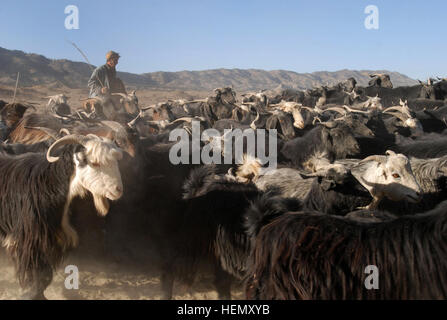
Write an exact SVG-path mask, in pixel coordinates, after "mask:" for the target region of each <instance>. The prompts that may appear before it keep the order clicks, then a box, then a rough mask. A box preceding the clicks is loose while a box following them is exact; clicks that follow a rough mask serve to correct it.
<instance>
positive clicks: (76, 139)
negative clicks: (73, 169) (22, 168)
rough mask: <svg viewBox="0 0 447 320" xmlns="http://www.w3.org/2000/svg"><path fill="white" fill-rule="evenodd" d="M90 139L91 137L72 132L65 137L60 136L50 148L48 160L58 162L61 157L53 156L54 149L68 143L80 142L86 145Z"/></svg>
mask: <svg viewBox="0 0 447 320" xmlns="http://www.w3.org/2000/svg"><path fill="white" fill-rule="evenodd" d="M88 140H89V138H87V137H85V136H82V135H78V134H71V135H68V136H65V137H63V138H60V139H59V140H57V141H55V142H54V143H53V144H52V145H51V146H50V148H49V149H48V151H47V160H48V162H56V161H57V160H59V157H53V156H52V155H51V153H52V151H53V150H56V149H58V148H60V147H62V146H64V145H66V144H80V145H82V146H84V145H85V143H86V142H87V141H88Z"/></svg>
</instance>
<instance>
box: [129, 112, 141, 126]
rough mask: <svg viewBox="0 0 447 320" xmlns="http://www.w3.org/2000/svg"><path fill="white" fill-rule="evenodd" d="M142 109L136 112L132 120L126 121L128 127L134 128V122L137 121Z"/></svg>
mask: <svg viewBox="0 0 447 320" xmlns="http://www.w3.org/2000/svg"><path fill="white" fill-rule="evenodd" d="M142 111H143V110H141V111H140V112H139V113H138V115H137V116H136V117H135V119H133V120H132V121H130V122H128V123H127V125H128V126H129V127H130V128H134V127H135V124H136V123H137V121H138V120H139V119H140V118H141V114H142Z"/></svg>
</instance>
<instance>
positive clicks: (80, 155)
mask: <svg viewBox="0 0 447 320" xmlns="http://www.w3.org/2000/svg"><path fill="white" fill-rule="evenodd" d="M75 159H76V160H77V162H78V166H79V167H84V166H86V165H87V157H86V156H85V153H84V152H82V151H81V150H79V151H78V150H77V149H75Z"/></svg>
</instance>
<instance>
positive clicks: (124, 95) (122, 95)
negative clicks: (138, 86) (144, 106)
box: [111, 92, 127, 98]
mask: <svg viewBox="0 0 447 320" xmlns="http://www.w3.org/2000/svg"><path fill="white" fill-rule="evenodd" d="M111 95H112V96H121V97H123V98H127V94H124V93H121V92H120V93H112V94H111Z"/></svg>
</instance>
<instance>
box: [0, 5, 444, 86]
mask: <svg viewBox="0 0 447 320" xmlns="http://www.w3.org/2000/svg"><path fill="white" fill-rule="evenodd" d="M67 5H76V6H77V7H78V8H79V29H78V30H67V29H66V28H65V26H64V23H65V18H66V16H67V14H65V13H64V9H65V7H66V6H67ZM368 5H376V6H377V7H378V9H379V29H378V30H367V29H366V28H365V25H364V21H365V18H366V17H367V14H365V13H364V10H365V8H366V7H367V6H368ZM446 13H447V1H445V0H425V1H409V0H407V1H397V0H312V1H309V0H307V1H304V0H303V1H301V0H300V1H299V0H295V1H281V0H277V1H264V0H258V1H255V0H243V1H242V0H240V1H233V0H227V1H213V0H208V1H206V0H201V1H199V0H184V1H177V0H176V1H169V0H164V1H158V0H157V1H155V0H149V1H148V0H144V1H142V0H141V1H140V0H128V1H123V0H107V1H104V0H95V1H92V0H88V1H85V0H69V1H65V0H57V1H56V0H53V1H49V0H47V1H29V0H14V1H2V5H1V8H0V46H1V47H5V48H7V49H18V50H23V51H25V52H33V53H39V54H43V55H45V56H46V57H48V58H56V59H59V58H67V59H70V60H75V61H82V57H81V56H80V54H79V53H78V52H77V51H76V50H75V49H74V48H73V47H72V46H71V45H70V44H68V43H67V41H66V40H70V41H74V42H75V43H76V44H77V45H78V46H79V47H80V48H81V49H83V51H84V52H85V53H86V54H87V56H88V57H89V60H90V62H91V63H93V64H95V65H99V64H103V63H104V60H105V58H104V56H105V53H106V52H107V51H108V50H110V49H113V50H115V51H118V52H119V53H120V54H121V56H122V58H121V59H120V63H119V65H118V70H120V71H128V72H134V73H143V72H153V71H180V70H204V69H215V68H242V69H246V68H258V69H266V70H275V69H284V70H292V71H296V72H313V71H322V70H327V71H336V70H340V69H388V70H391V71H399V72H402V73H405V74H407V75H409V76H411V77H413V78H421V79H425V78H427V77H428V76H430V75H439V76H444V77H445V76H447V63H446V51H447V50H446V49H447V40H446V31H447V28H446V22H445V21H446V20H445V19H446V18H445V16H446Z"/></svg>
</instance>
